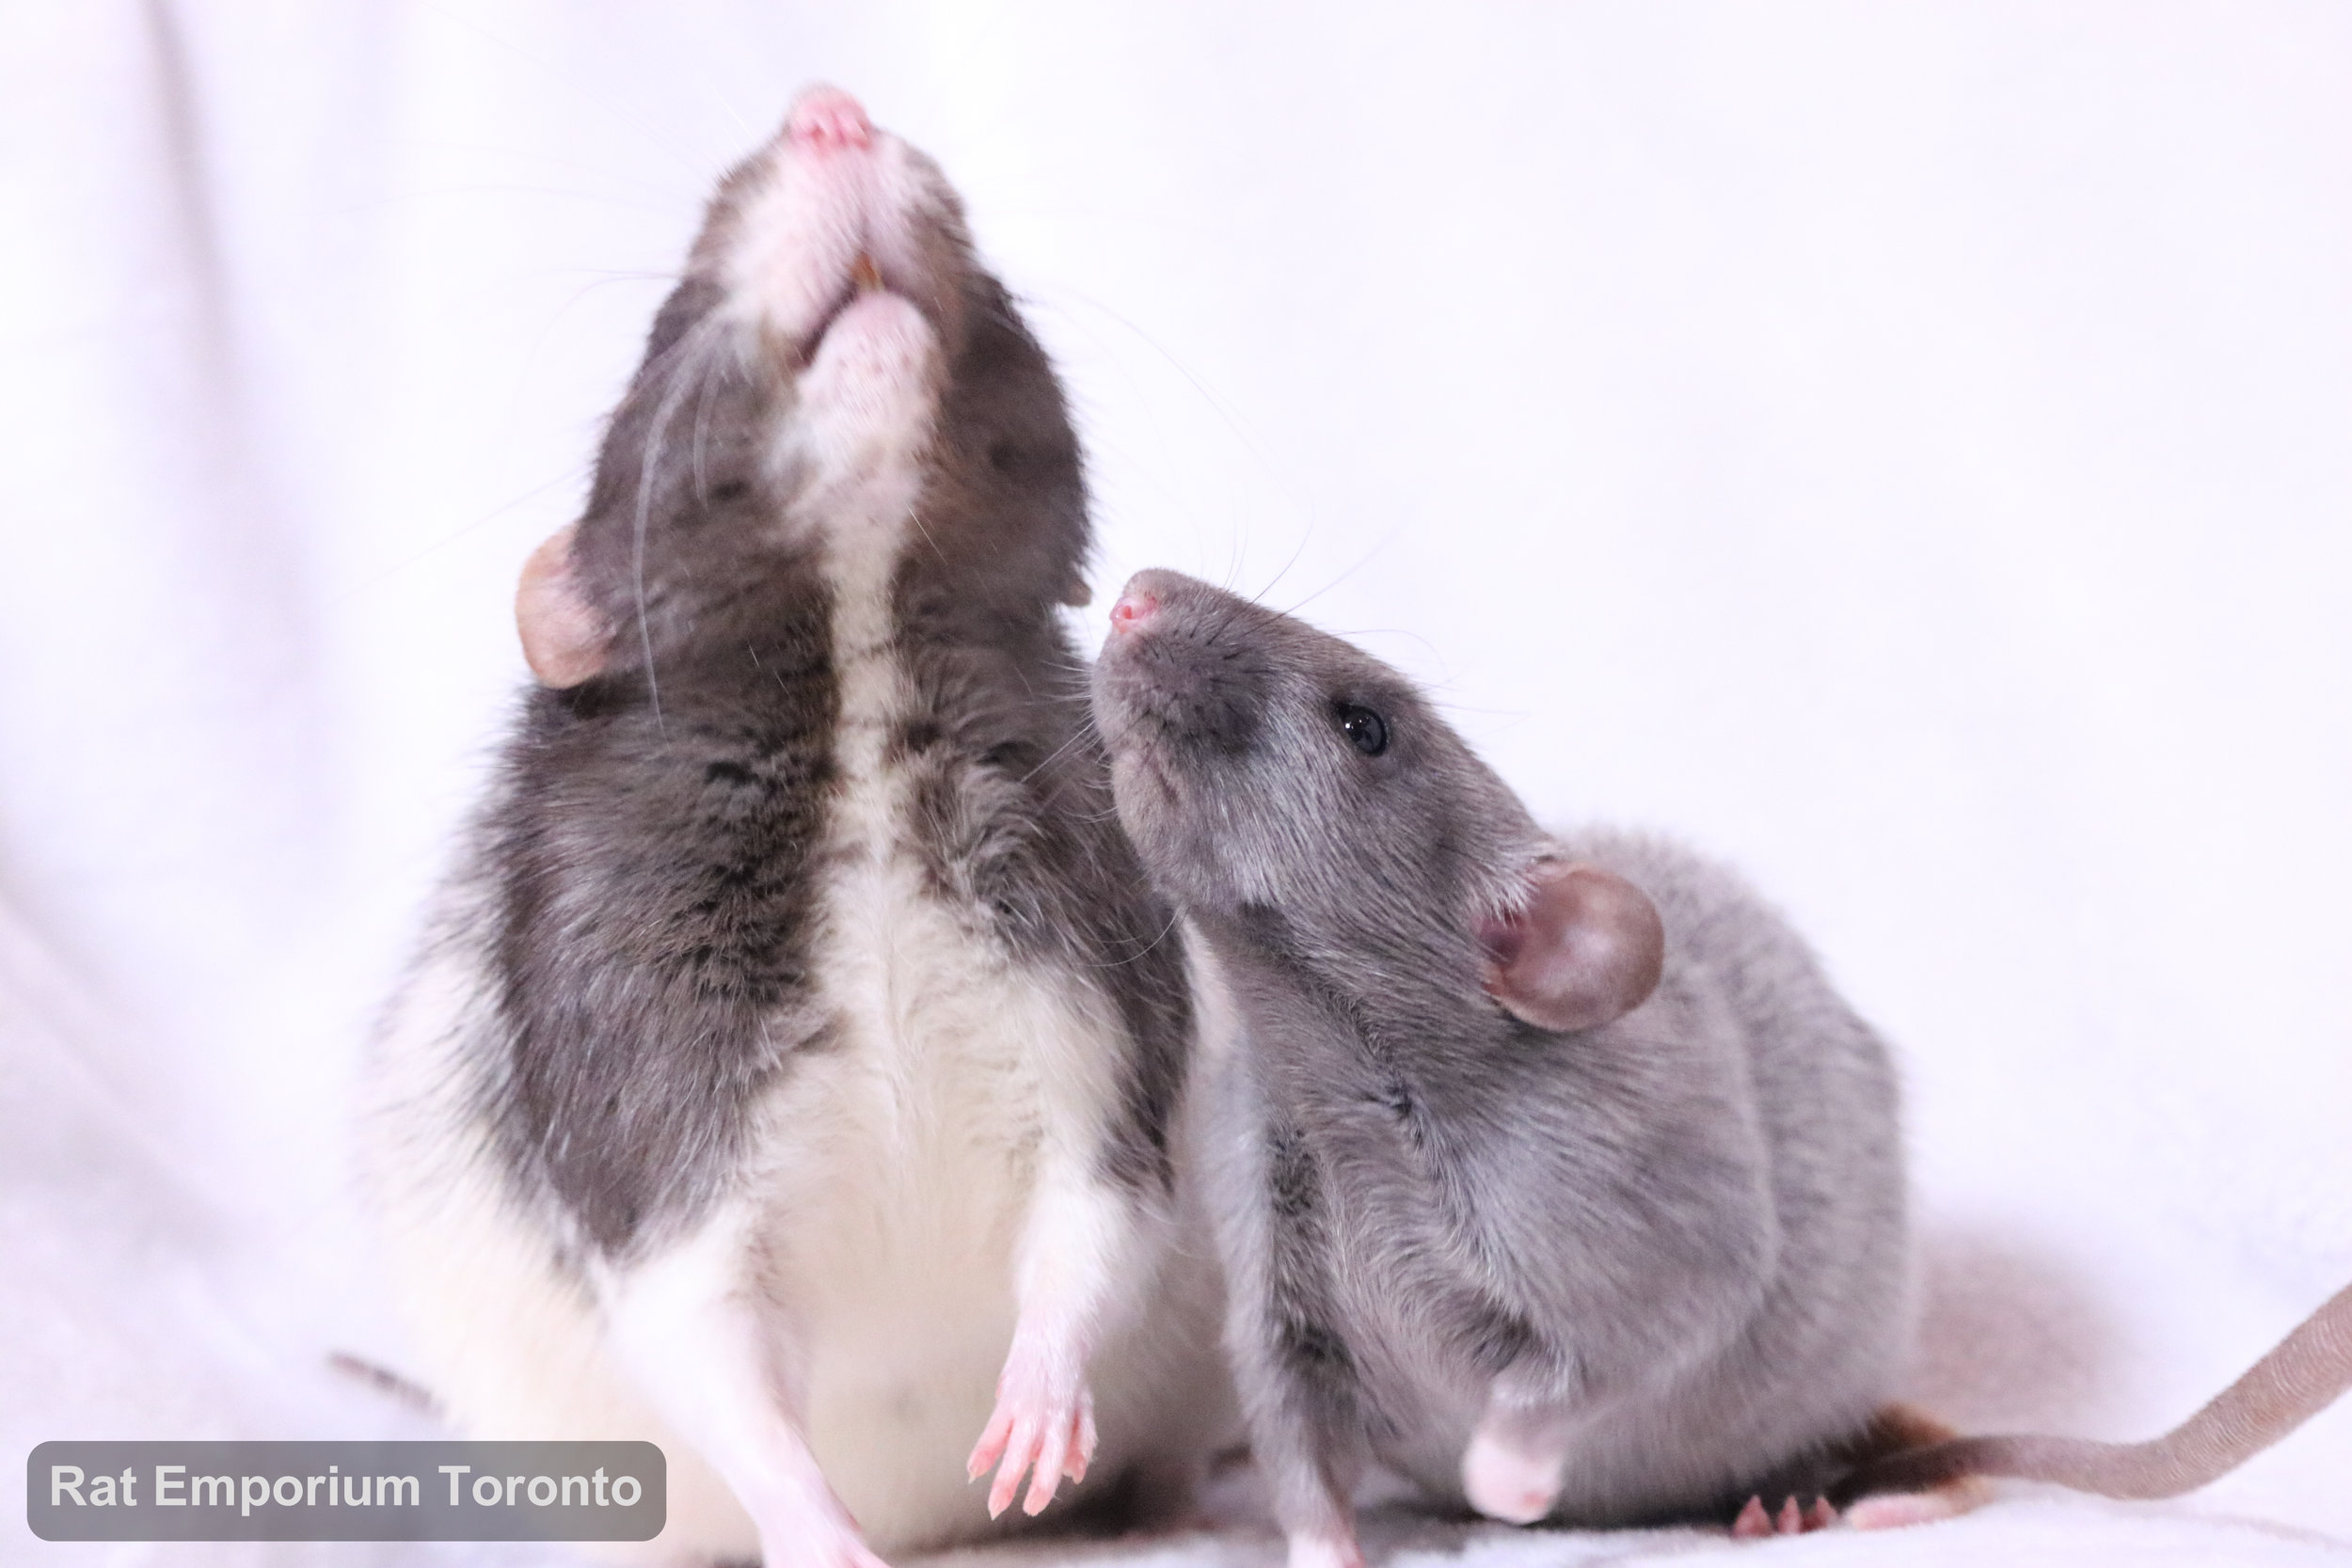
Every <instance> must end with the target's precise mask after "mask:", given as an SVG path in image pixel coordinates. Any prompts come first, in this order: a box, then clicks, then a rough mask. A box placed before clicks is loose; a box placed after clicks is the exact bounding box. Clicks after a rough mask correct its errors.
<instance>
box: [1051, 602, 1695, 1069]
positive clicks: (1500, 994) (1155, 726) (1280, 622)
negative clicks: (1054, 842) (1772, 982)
mask: <svg viewBox="0 0 2352 1568" xmlns="http://www.w3.org/2000/svg"><path fill="white" fill-rule="evenodd" d="M1094 712H1095V720H1096V722H1097V724H1098V725H1099V726H1100V728H1101V730H1102V733H1103V736H1104V740H1105V742H1106V743H1107V744H1108V746H1109V749H1110V753H1111V759H1112V760H1111V777H1112V784H1113V787H1114V789H1115V791H1116V793H1117V797H1118V801H1119V816H1120V821H1121V823H1123V824H1124V825H1125V827H1126V829H1127V832H1128V835H1129V836H1130V837H1131V838H1132V839H1133V840H1134V841H1135V844H1136V849H1137V850H1138V851H1139V852H1140V854H1141V855H1142V858H1143V861H1144V864H1145V865H1146V867H1148V868H1149V870H1150V872H1151V874H1152V879H1153V880H1154V881H1155V882H1157V883H1158V884H1159V887H1160V890H1161V891H1162V892H1163V893H1165V894H1166V895H1168V897H1170V898H1171V899H1172V900H1174V901H1175V902H1176V903H1177V904H1178V905H1179V906H1180V907H1181V908H1183V909H1184V910H1185V911H1187V912H1188V913H1192V914H1194V915H1197V916H1206V917H1209V918H1210V920H1211V921H1212V923H1213V924H1216V925H1218V926H1221V927H1228V928H1242V929H1246V928H1249V927H1252V926H1253V925H1263V917H1264V916H1266V915H1268V914H1271V915H1274V916H1276V917H1279V924H1280V926H1281V928H1282V929H1283V930H1284V931H1285V932H1286V933H1289V936H1290V939H1291V940H1294V941H1295V942H1296V943H1297V944H1298V945H1299V946H1300V947H1302V948H1306V949H1312V950H1314V951H1316V952H1318V953H1321V954H1324V955H1327V956H1329V957H1330V958H1333V959H1334V960H1335V961H1338V962H1343V963H1344V962H1346V961H1347V960H1348V958H1349V956H1350V955H1374V956H1376V957H1377V959H1378V964H1375V965H1372V966H1368V969H1367V972H1371V971H1372V970H1376V969H1377V968H1378V967H1379V964H1385V965H1388V966H1390V968H1391V971H1393V968H1394V966H1395V965H1397V964H1399V963H1406V962H1409V963H1411V964H1413V965H1415V966H1416V967H1421V966H1423V965H1425V966H1427V972H1428V974H1430V975H1432V976H1433V977H1435V978H1436V980H1437V981H1438V983H1439V984H1451V985H1453V986H1454V989H1457V990H1462V991H1465V992H1471V991H1475V990H1478V989H1480V988H1481V987H1483V988H1484V990H1486V992H1487V993H1488V994H1489V995H1491V996H1492V997H1493V999H1494V1000H1495V1001H1497V1002H1499V1003H1501V1004H1502V1006H1504V1007H1505V1008H1506V1009H1508V1010H1509V1011H1510V1012H1512V1013H1514V1014H1516V1015H1518V1017H1519V1018H1521V1019H1524V1020H1526V1021H1527V1022H1531V1023H1534V1024H1537V1025H1539V1026H1541V1027H1545V1028H1551V1029H1574V1028H1589V1027H1592V1026H1594V1025H1596V1024H1598V1023H1603V1022H1608V1021H1609V1020H1610V1019H1613V1018H1615V1017H1617V1016H1618V1015H1620V1014H1622V1013H1624V1012H1626V1011H1627V1010H1629V1008H1631V1007H1633V1006H1637V1005H1639V1004H1640V1002H1641V1001H1642V1000H1643V999H1644V998H1645V997H1646V996H1647V995H1648V994H1649V992H1650V990H1652V989H1653V988H1654V987H1655V986H1656V984H1657V981H1658V975H1659V969H1660V964H1661V957H1662V950H1663V938H1662V934H1661V930H1660V927H1659V922H1658V916H1657V912H1656V911H1655V910H1654V909H1653V908H1652V907H1651V905H1650V903H1649V900H1648V899H1647V898H1646V897H1645V896H1644V895H1642V894H1641V893H1640V892H1639V891H1638V890H1637V889H1635V888H1633V887H1632V886H1631V884H1629V883H1628V882H1626V881H1625V880H1624V879H1621V878H1618V877H1616V876H1614V875H1613V874H1611V873H1609V872H1606V871H1602V870H1600V869H1599V868H1597V867H1595V866H1590V865H1581V864H1576V863H1568V862H1565V861H1563V860H1561V859H1560V858H1559V857H1558V855H1557V853H1556V851H1555V849H1554V848H1553V847H1552V845H1551V842H1550V841H1549V839H1547V838H1546V837H1545V835H1544V834H1543V833H1542V832H1540V831H1539V830H1538V829H1537V828H1536V827H1535V825H1534V822H1533V820H1532V819H1530V817H1529V816H1528V815H1527V812H1526V809H1525V808H1524V807H1522V806H1521V805H1520V804H1519V801H1518V797H1516V796H1514V795H1513V794H1512V793H1511V791H1510V790H1509V789H1508V788H1507V787H1505V786H1504V784H1503V783H1502V780H1500V779H1498V778H1497V777H1496V776H1495V775H1494V773H1493V771H1492V770H1491V769H1489V768H1487V767H1486V764H1485V763H1483V762H1481V761H1480V760H1479V759H1478V758H1477V756H1476V755H1474V754H1473V753H1472V752H1470V748H1469V747H1468V746H1466V745H1464V744H1463V743H1462V739H1461V737H1460V736H1457V735H1455V734H1454V731H1453V729H1452V728H1451V727H1450V726H1449V725H1447V724H1446V723H1445V721H1443V720H1441V719H1439V718H1438V715H1437V713H1436V712H1435V711H1434V710H1433V709H1432V708H1431V706H1430V705H1429V702H1428V700H1427V699H1426V698H1425V697H1423V696H1422V693H1421V692H1420V691H1419V690H1417V689H1415V688H1414V686H1413V684H1412V683H1411V682H1410V681H1408V680H1406V678H1405V677H1404V676H1402V675H1400V674H1398V673H1396V672H1395V671H1393V670H1391V669H1390V668H1389V667H1388V666H1387V665H1385V664H1382V663H1381V662H1380V661H1379V660H1377V659H1375V658H1373V657H1370V656H1368V655H1366V654H1364V653H1363V652H1361V651H1360V650H1359V649H1357V648H1355V647H1353V646H1351V645H1349V644H1348V643H1346V642H1343V641H1341V640H1340V639H1338V638H1336V637H1332V636H1329V635H1327V634H1326V633H1324V632H1320V631H1317V630H1315V629H1314V628H1313V627H1311V626H1307V625H1305V624H1304V623H1303V622H1300V621H1296V620H1294V619H1293V618H1291V617H1290V616H1287V615H1283V614H1279V613H1278V612H1276V611H1274V610H1267V609H1264V608H1263V607H1262V606H1259V605H1256V604H1252V603H1250V602H1248V601H1247V600H1244V599H1240V598H1237V597H1235V596H1234V595H1232V594H1227V593H1224V592H1222V591H1220V590H1218V589H1216V588H1212V587H1210V586H1209V585H1208V584H1206V583H1203V582H1198V581H1195V580H1194V579H1193V578H1187V577H1183V576H1180V575H1179V574H1177V573H1174V572H1165V571H1148V572H1141V573H1138V574H1136V577H1135V578H1133V579H1132V580H1131V581H1129V583H1128V584H1127V587H1126V589H1125V591H1124V592H1123V593H1122V594H1120V598H1119V602H1118V603H1117V604H1116V605H1115V606H1113V607H1112V610H1111V633H1110V636H1109V638H1108V640H1107V641H1105V642H1104V647H1103V656H1102V658H1101V659H1100V661H1099V662H1098V663H1097V664H1096V666H1095V672H1094ZM1449 977H1450V978H1449ZM1398 978H1399V979H1400V980H1402V979H1403V978H1404V977H1403V976H1401V975H1400V976H1398Z"/></svg>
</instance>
